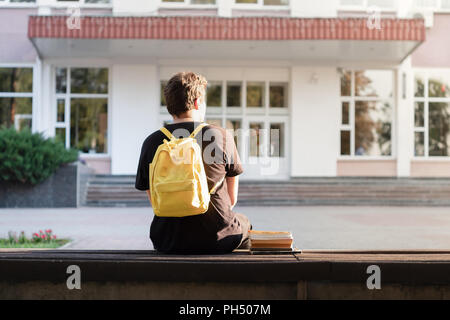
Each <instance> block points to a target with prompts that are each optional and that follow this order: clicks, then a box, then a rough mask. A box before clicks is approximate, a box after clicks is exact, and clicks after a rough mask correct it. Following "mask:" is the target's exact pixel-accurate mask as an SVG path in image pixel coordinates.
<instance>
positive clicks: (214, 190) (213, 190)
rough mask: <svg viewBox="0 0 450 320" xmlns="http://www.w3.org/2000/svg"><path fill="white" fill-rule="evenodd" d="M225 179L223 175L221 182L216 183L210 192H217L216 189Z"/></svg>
mask: <svg viewBox="0 0 450 320" xmlns="http://www.w3.org/2000/svg"><path fill="white" fill-rule="evenodd" d="M223 180H225V176H223V178H222V179H220V180H219V182H217V183H216V185H215V186H214V187H212V188H211V190H210V191H209V194H213V193H215V192H216V189H217V188H218V187H219V186H220V185H221V184H222V182H223Z"/></svg>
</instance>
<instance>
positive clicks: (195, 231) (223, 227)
mask: <svg viewBox="0 0 450 320" xmlns="http://www.w3.org/2000/svg"><path fill="white" fill-rule="evenodd" d="M199 124H200V122H193V121H189V122H180V123H173V124H168V125H165V127H166V128H167V129H168V130H169V131H170V132H171V133H172V134H174V135H175V136H176V137H178V138H179V137H188V136H189V134H191V133H192V132H193V131H194V129H195V128H196V127H197V126H198V125H199ZM164 139H168V138H167V137H166V136H165V135H164V133H162V132H161V131H160V130H158V131H155V132H153V133H152V134H151V135H149V136H148V137H147V138H146V139H145V141H144V143H143V144H142V149H141V155H140V159H139V165H138V169H137V175H136V183H135V187H136V189H138V190H149V189H150V186H149V164H150V163H151V162H152V160H153V157H154V155H155V153H156V150H157V149H158V147H159V145H161V144H162V143H163V140H164ZM196 140H197V141H198V143H199V145H200V146H201V147H202V152H203V153H202V154H203V164H204V168H205V173H206V176H207V181H208V187H209V189H211V188H212V187H213V186H214V185H216V184H217V183H218V182H219V181H220V180H221V179H222V178H223V177H224V176H227V177H233V176H237V175H239V174H241V173H242V172H243V169H242V164H241V162H240V159H239V154H238V152H237V149H236V145H235V143H234V138H233V136H232V135H231V134H230V133H229V132H227V130H225V129H223V128H220V127H217V126H214V125H207V126H205V127H203V128H202V130H201V133H199V134H197V136H196ZM150 239H151V240H152V242H153V246H154V247H155V249H156V250H158V251H161V252H165V253H226V252H231V251H232V250H234V249H235V248H237V247H238V246H239V244H240V242H241V239H242V230H241V224H240V222H239V220H238V219H237V218H236V216H235V213H234V212H233V211H232V210H231V201H230V197H229V195H228V190H227V184H226V182H225V180H224V182H223V183H222V184H220V186H219V187H218V188H217V189H216V191H215V193H213V194H211V200H210V204H209V207H208V211H207V212H206V213H204V214H199V215H195V216H188V217H158V216H154V217H153V221H152V224H151V227H150Z"/></svg>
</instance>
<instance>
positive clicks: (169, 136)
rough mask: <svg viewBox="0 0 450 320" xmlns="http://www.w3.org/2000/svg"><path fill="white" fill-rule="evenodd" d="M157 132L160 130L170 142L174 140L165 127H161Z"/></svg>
mask: <svg viewBox="0 0 450 320" xmlns="http://www.w3.org/2000/svg"><path fill="white" fill-rule="evenodd" d="M159 130H161V132H162V133H164V134H165V135H166V137H167V138H169V139H170V140H173V139H175V137H174V135H173V134H171V133H170V131H169V130H167V129H166V128H165V127H162V128H161V129H159Z"/></svg>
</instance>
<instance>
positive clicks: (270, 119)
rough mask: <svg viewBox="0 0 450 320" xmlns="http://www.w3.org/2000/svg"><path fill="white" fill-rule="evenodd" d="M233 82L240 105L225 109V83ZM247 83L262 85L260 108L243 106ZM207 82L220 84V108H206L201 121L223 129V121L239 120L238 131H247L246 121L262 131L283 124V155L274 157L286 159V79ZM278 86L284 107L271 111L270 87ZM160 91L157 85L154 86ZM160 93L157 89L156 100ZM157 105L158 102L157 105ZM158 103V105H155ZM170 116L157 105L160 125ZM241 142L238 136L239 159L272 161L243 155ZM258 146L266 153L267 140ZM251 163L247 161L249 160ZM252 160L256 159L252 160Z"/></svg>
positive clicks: (210, 79) (287, 147) (288, 94)
mask: <svg viewBox="0 0 450 320" xmlns="http://www.w3.org/2000/svg"><path fill="white" fill-rule="evenodd" d="M163 81H168V80H166V77H160V79H159V83H160V84H161V82H163ZM230 82H231V83H234V82H239V83H241V106H240V107H227V100H226V99H227V97H226V93H227V83H230ZM248 82H257V83H263V84H264V87H263V88H264V97H263V102H264V105H263V106H262V107H258V108H257V107H247V83H248ZM208 83H215V84H221V86H222V90H221V95H222V97H221V102H222V103H221V106H214V107H207V109H206V119H205V122H208V118H210V119H217V120H220V122H221V126H222V127H223V128H225V127H226V121H227V120H231V121H233V120H234V121H236V120H237V121H240V125H241V129H243V128H248V125H249V123H250V122H258V123H262V124H263V129H266V128H269V127H270V124H271V123H284V125H285V127H284V141H283V148H284V153H283V156H280V157H278V158H280V159H288V158H289V150H290V145H289V143H290V137H289V136H288V135H289V132H290V131H289V130H290V121H291V117H289V115H290V114H291V105H290V92H291V86H290V81H289V80H285V81H283V80H280V79H276V80H273V79H263V78H258V77H255V78H253V77H243V78H240V79H239V78H229V77H224V79H222V80H219V79H217V77H216V78H214V77H210V78H208ZM271 83H273V84H278V85H284V86H285V92H284V94H285V107H283V108H271V107H270V92H269V88H270V84H271ZM158 87H159V88H161V85H159V86H158ZM160 94H161V90H159V95H158V99H159V97H160ZM158 103H159V102H158ZM159 104H160V103H159ZM171 119H172V117H171V116H170V114H169V113H168V111H167V108H166V106H160V122H161V124H163V123H164V121H169V120H171ZM242 139H244V137H243V136H242V135H241V136H239V137H238V146H237V148H238V152H239V154H240V155H241V157H242V156H247V157H249V159H250V158H253V159H255V158H256V159H257V158H272V159H273V158H276V157H273V156H272V157H271V156H269V155H268V154H265V153H264V150H263V155H262V156H260V157H251V156H250V155H249V154H247V152H248V150H244V149H243V148H244V145H243V143H242ZM262 139H263V140H262V142H261V143H262V144H264V145H266V147H267V150H265V151H268V150H269V145H270V137H262ZM245 147H246V148H249V146H245ZM250 161H251V160H250ZM255 161H256V160H255Z"/></svg>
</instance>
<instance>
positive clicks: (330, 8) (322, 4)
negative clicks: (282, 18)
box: [291, 0, 339, 18]
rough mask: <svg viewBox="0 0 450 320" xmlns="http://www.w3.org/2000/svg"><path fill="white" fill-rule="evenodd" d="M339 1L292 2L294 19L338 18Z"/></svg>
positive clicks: (298, 0) (294, 0)
mask: <svg viewBox="0 0 450 320" xmlns="http://www.w3.org/2000/svg"><path fill="white" fill-rule="evenodd" d="M338 5H339V1H338V0H314V1H300V0H297V1H296V0H293V1H291V15H292V16H293V17H308V18H316V17H322V18H334V17H336V16H337V9H338Z"/></svg>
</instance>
